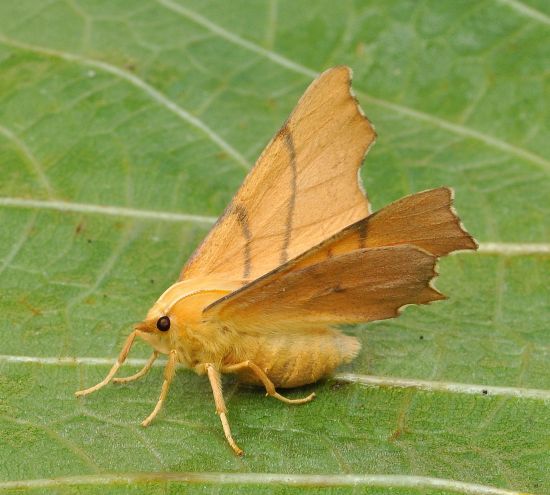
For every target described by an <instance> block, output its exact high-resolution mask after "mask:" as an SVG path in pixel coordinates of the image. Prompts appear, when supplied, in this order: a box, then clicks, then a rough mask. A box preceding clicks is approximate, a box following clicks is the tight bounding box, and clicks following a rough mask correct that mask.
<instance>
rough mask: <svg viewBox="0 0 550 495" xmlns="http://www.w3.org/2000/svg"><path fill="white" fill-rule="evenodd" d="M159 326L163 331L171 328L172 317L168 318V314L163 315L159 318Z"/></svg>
mask: <svg viewBox="0 0 550 495" xmlns="http://www.w3.org/2000/svg"><path fill="white" fill-rule="evenodd" d="M157 328H158V329H159V330H160V331H161V332H166V330H168V329H169V328H170V318H168V316H161V317H160V318H159V319H158V320H157Z"/></svg>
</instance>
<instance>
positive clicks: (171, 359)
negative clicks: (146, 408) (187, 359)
mask: <svg viewBox="0 0 550 495" xmlns="http://www.w3.org/2000/svg"><path fill="white" fill-rule="evenodd" d="M176 360H177V352H176V350H175V349H172V350H171V351H170V354H168V362H167V363H166V367H165V368H164V382H163V383H162V388H161V390H160V397H159V400H158V402H157V405H156V406H155V408H154V409H153V412H152V413H151V414H149V416H147V417H146V418H145V419H144V420H143V421H142V422H141V426H149V425H150V424H151V421H153V419H155V417H156V416H157V414H158V413H159V411H160V409H161V407H162V405H163V404H164V400H165V399H166V396H167V395H168V389H169V388H170V384H171V383H172V379H173V378H174V375H175V374H176Z"/></svg>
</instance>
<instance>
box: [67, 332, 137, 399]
mask: <svg viewBox="0 0 550 495" xmlns="http://www.w3.org/2000/svg"><path fill="white" fill-rule="evenodd" d="M136 335H137V330H134V331H133V332H132V333H131V334H130V335H128V338H127V339H126V342H124V347H122V350H121V351H120V354H119V355H118V357H117V360H116V363H115V364H114V365H113V367H112V368H111V370H110V371H109V373H107V376H106V377H105V378H104V379H103V380H101V381H100V382H99V383H97V384H96V385H94V386H93V387H90V388H87V389H85V390H79V391H78V392H75V395H76V396H77V397H82V396H83V395H88V394H91V393H92V392H95V391H96V390H99V389H100V388H102V387H104V386H105V385H107V384H108V383H109V382H110V381H111V380H112V378H113V376H115V373H116V372H117V371H118V369H119V368H120V367H121V366H122V364H123V363H124V361H126V358H127V357H128V353H129V352H130V348H131V347H132V344H133V343H134V340H135V338H136Z"/></svg>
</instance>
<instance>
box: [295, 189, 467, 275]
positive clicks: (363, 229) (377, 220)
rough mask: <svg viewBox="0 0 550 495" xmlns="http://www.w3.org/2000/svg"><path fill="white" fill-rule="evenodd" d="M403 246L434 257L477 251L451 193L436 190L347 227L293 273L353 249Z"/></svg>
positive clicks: (407, 198)
mask: <svg viewBox="0 0 550 495" xmlns="http://www.w3.org/2000/svg"><path fill="white" fill-rule="evenodd" d="M403 244H410V245H414V246H417V247H419V248H421V249H424V250H425V251H427V252H428V253H431V254H433V255H435V256H445V255H447V254H449V253H452V252H453V251H459V250H465V249H477V243H476V241H475V240H474V238H473V237H472V236H471V235H470V234H469V233H468V232H467V231H466V230H465V229H464V227H463V226H462V223H461V222H460V218H458V216H457V215H456V212H455V210H454V208H453V190H452V189H450V188H448V187H439V188H437V189H430V190H427V191H422V192H419V193H416V194H411V195H410V196H405V197H404V198H401V199H399V200H397V201H395V202H393V203H391V204H389V205H388V206H385V207H384V208H382V209H381V210H379V211H377V212H375V213H373V214H372V215H369V216H368V217H366V218H363V219H361V220H359V221H358V222H355V223H353V224H351V225H349V226H347V227H346V228H344V229H342V230H341V231H340V232H338V233H337V234H335V235H334V236H332V237H331V238H329V239H326V240H325V241H323V242H321V243H320V244H319V245H318V246H315V248H313V249H312V250H310V251H309V252H308V253H307V255H306V256H301V257H300V258H299V259H297V260H296V263H295V265H294V269H296V268H298V267H304V266H308V265H312V264H314V263H318V262H319V261H322V260H324V259H326V258H329V257H332V256H337V255H340V254H343V253H347V252H350V251H353V250H355V249H362V248H373V247H384V246H398V245H403Z"/></svg>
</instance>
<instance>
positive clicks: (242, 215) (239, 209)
mask: <svg viewBox="0 0 550 495" xmlns="http://www.w3.org/2000/svg"><path fill="white" fill-rule="evenodd" d="M234 212H235V215H237V220H238V221H239V223H240V225H241V229H242V231H243V237H244V240H245V241H246V242H245V244H244V267H243V278H244V279H246V278H248V277H249V275H250V270H251V269H252V253H251V252H250V243H251V241H252V235H251V234H250V226H249V225H248V212H247V211H246V207H245V206H243V205H235V209H234Z"/></svg>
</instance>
